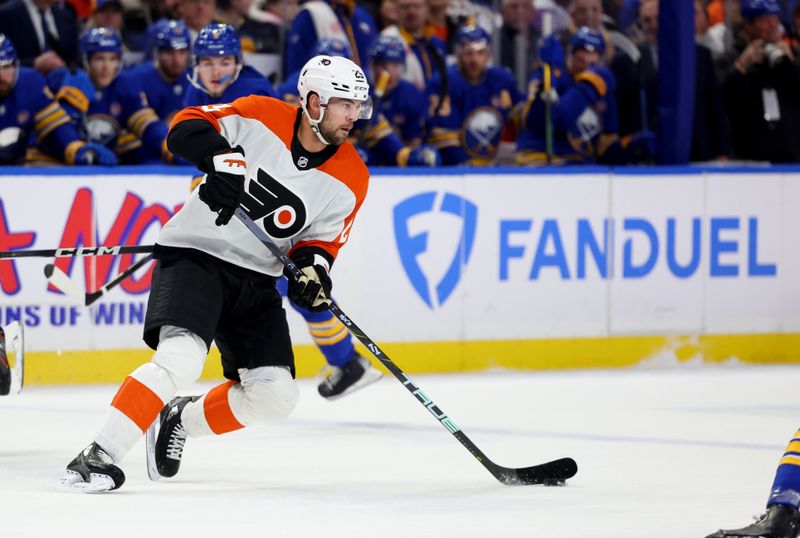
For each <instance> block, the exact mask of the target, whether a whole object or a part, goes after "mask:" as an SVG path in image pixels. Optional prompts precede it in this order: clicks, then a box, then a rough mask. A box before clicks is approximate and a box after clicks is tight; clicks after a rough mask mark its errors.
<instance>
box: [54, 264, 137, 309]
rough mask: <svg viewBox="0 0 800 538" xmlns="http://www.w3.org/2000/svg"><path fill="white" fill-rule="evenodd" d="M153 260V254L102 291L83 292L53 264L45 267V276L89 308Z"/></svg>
mask: <svg viewBox="0 0 800 538" xmlns="http://www.w3.org/2000/svg"><path fill="white" fill-rule="evenodd" d="M152 258H153V255H152V254H148V255H147V256H145V257H144V258H142V259H141V260H139V261H138V262H136V263H134V264H133V265H131V266H130V267H128V268H127V269H125V270H124V271H122V272H121V273H120V274H118V275H117V276H115V277H114V278H112V279H111V280H109V281H108V283H106V284H105V285H104V286H102V287H101V288H100V289H98V290H96V291H93V292H91V293H89V292H85V293H84V292H83V291H82V290H81V289H80V287H79V286H78V284H77V283H76V282H75V281H74V280H73V279H72V278H70V277H69V276H68V275H67V274H66V273H65V272H64V271H62V270H61V269H59V268H58V267H56V266H55V265H53V264H52V263H48V264H47V265H45V266H44V276H46V277H47V281H48V282H49V283H50V284H52V285H53V286H55V287H56V288H58V289H59V290H61V291H62V292H64V293H65V294H66V295H67V296H68V297H70V298H72V299H73V301H75V302H76V303H79V304H82V305H85V306H89V305H91V304H92V303H94V302H96V301H98V300H99V299H100V298H101V297H102V296H103V295H105V294H106V293H107V292H108V290H110V289H111V288H113V287H114V286H116V285H117V284H119V283H120V282H122V281H123V280H125V279H126V278H128V277H129V276H130V275H132V274H133V273H134V272H136V270H137V269H139V268H140V267H142V266H143V265H144V264H146V263H147V262H149V261H150V260H151V259H152Z"/></svg>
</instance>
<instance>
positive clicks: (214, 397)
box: [203, 381, 244, 435]
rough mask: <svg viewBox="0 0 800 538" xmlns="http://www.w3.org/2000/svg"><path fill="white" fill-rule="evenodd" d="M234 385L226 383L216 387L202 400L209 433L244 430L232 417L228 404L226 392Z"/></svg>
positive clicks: (231, 382)
mask: <svg viewBox="0 0 800 538" xmlns="http://www.w3.org/2000/svg"><path fill="white" fill-rule="evenodd" d="M236 384H237V382H236V381H228V382H227V383H223V384H222V385H217V386H216V387H214V388H213V389H211V390H210V391H208V394H206V397H205V399H204V400H203V413H204V414H205V417H206V422H208V427H209V428H211V431H212V432H214V433H216V434H217V435H221V434H223V433H228V432H232V431H234V430H240V429H242V428H244V425H243V424H242V423H241V422H239V421H238V420H236V417H235V416H233V411H232V410H231V406H230V404H229V403H228V391H230V390H231V387H233V386H234V385H236Z"/></svg>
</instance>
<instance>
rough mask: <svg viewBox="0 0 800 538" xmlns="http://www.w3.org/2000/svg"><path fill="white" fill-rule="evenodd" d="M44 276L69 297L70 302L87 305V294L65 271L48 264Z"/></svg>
mask: <svg viewBox="0 0 800 538" xmlns="http://www.w3.org/2000/svg"><path fill="white" fill-rule="evenodd" d="M44 276H46V277H47V281H48V282H49V283H50V284H52V285H53V286H55V287H56V288H58V289H59V290H61V292H62V293H64V295H66V296H67V297H69V299H70V301H72V302H74V303H76V304H86V294H85V293H84V292H83V290H82V289H81V288H80V287H79V286H78V284H77V283H76V282H75V281H74V280H72V279H71V278H70V277H69V276H67V274H66V273H65V272H64V271H62V270H61V269H59V268H58V267H56V266H55V265H53V264H51V263H48V264H47V265H45V267H44Z"/></svg>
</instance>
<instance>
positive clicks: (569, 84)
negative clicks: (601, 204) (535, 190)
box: [517, 67, 618, 164]
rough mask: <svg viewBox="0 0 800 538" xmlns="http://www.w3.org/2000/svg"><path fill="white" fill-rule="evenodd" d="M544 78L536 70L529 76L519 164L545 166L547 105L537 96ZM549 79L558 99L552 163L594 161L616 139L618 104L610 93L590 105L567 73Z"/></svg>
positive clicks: (554, 108) (554, 110)
mask: <svg viewBox="0 0 800 538" xmlns="http://www.w3.org/2000/svg"><path fill="white" fill-rule="evenodd" d="M543 79H544V73H543V71H542V68H541V67H539V68H538V69H536V70H535V71H534V73H533V75H532V76H531V80H530V82H529V96H530V97H529V100H528V103H527V104H526V105H525V107H524V109H523V111H522V116H521V129H520V131H519V135H518V138H517V163H518V164H544V163H545V162H546V160H547V155H546V138H545V124H546V119H545V118H546V112H545V109H546V106H545V103H544V101H543V100H542V99H540V98H539V97H538V95H539V91H541V89H542V85H543V82H542V81H543ZM552 80H553V82H552V85H553V89H555V90H556V92H557V93H558V96H559V97H558V100H557V101H556V102H555V103H553V104H552V105H551V118H552V119H551V121H552V124H553V158H554V162H555V163H556V164H559V163H561V164H564V163H594V162H596V160H597V158H598V157H599V156H600V154H601V153H602V152H603V150H604V148H606V147H607V146H609V145H610V144H611V143H612V142H614V141H616V140H617V139H618V137H617V103H616V100H615V98H614V94H613V92H609V93H608V94H606V96H605V97H604V98H603V99H602V100H601V101H600V102H599V103H597V104H596V105H591V104H590V103H589V101H588V100H587V97H586V94H585V93H584V92H583V91H581V90H580V89H579V88H578V87H577V85H576V83H575V82H574V81H573V79H572V77H571V76H570V75H569V74H568V73H566V72H563V71H560V70H556V71H555V72H554V73H553V78H552Z"/></svg>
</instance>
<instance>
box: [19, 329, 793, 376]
mask: <svg viewBox="0 0 800 538" xmlns="http://www.w3.org/2000/svg"><path fill="white" fill-rule="evenodd" d="M378 345H380V346H381V349H383V351H384V352H385V353H386V354H387V355H389V357H391V358H392V360H393V361H394V362H396V363H397V365H398V366H399V367H400V368H402V369H403V371H405V372H408V373H414V374H416V373H446V372H466V371H480V370H486V369H488V368H508V369H518V370H555V369H579V368H621V367H625V366H634V365H637V364H639V363H642V362H646V361H647V360H648V359H655V360H661V359H659V357H668V360H673V361H674V362H675V363H676V364H677V363H683V362H687V361H693V360H698V359H700V358H702V361H703V362H705V363H718V362H723V361H726V360H728V359H732V358H735V359H738V360H739V361H741V362H745V363H751V364H785V363H798V362H800V333H797V334H726V335H704V336H628V337H612V338H556V339H546V340H545V339H542V340H501V341H478V342H407V343H382V342H379V343H378ZM294 350H295V363H296V365H297V376H298V377H313V376H315V375H316V373H317V372H318V371H319V369H320V368H321V367H322V366H323V365H324V359H323V358H322V354H321V353H320V352H319V350H318V349H317V348H316V346H314V345H310V344H308V345H298V346H295V347H294ZM360 351H361V353H362V355H364V356H365V357H369V358H370V359H371V360H372V362H373V364H377V362H378V361H377V360H376V359H374V358H373V357H372V355H371V354H370V353H369V352H367V351H366V350H364V349H361V350H360ZM152 354H153V352H152V351H151V350H148V349H132V350H95V351H66V352H62V353H57V352H29V353H27V354H26V360H25V384H26V385H27V384H30V385H61V384H70V383H80V384H84V383H120V382H122V380H123V379H125V376H126V375H128V374H129V373H130V372H131V371H133V370H134V369H135V368H137V367H138V366H139V365H141V364H143V363H145V362H147V361H149V360H150V357H151V356H152ZM220 378H222V368H221V366H220V359H219V351H217V349H216V348H212V350H211V353H210V354H209V356H208V359H207V360H206V365H205V369H204V370H203V375H202V377H201V379H220Z"/></svg>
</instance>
